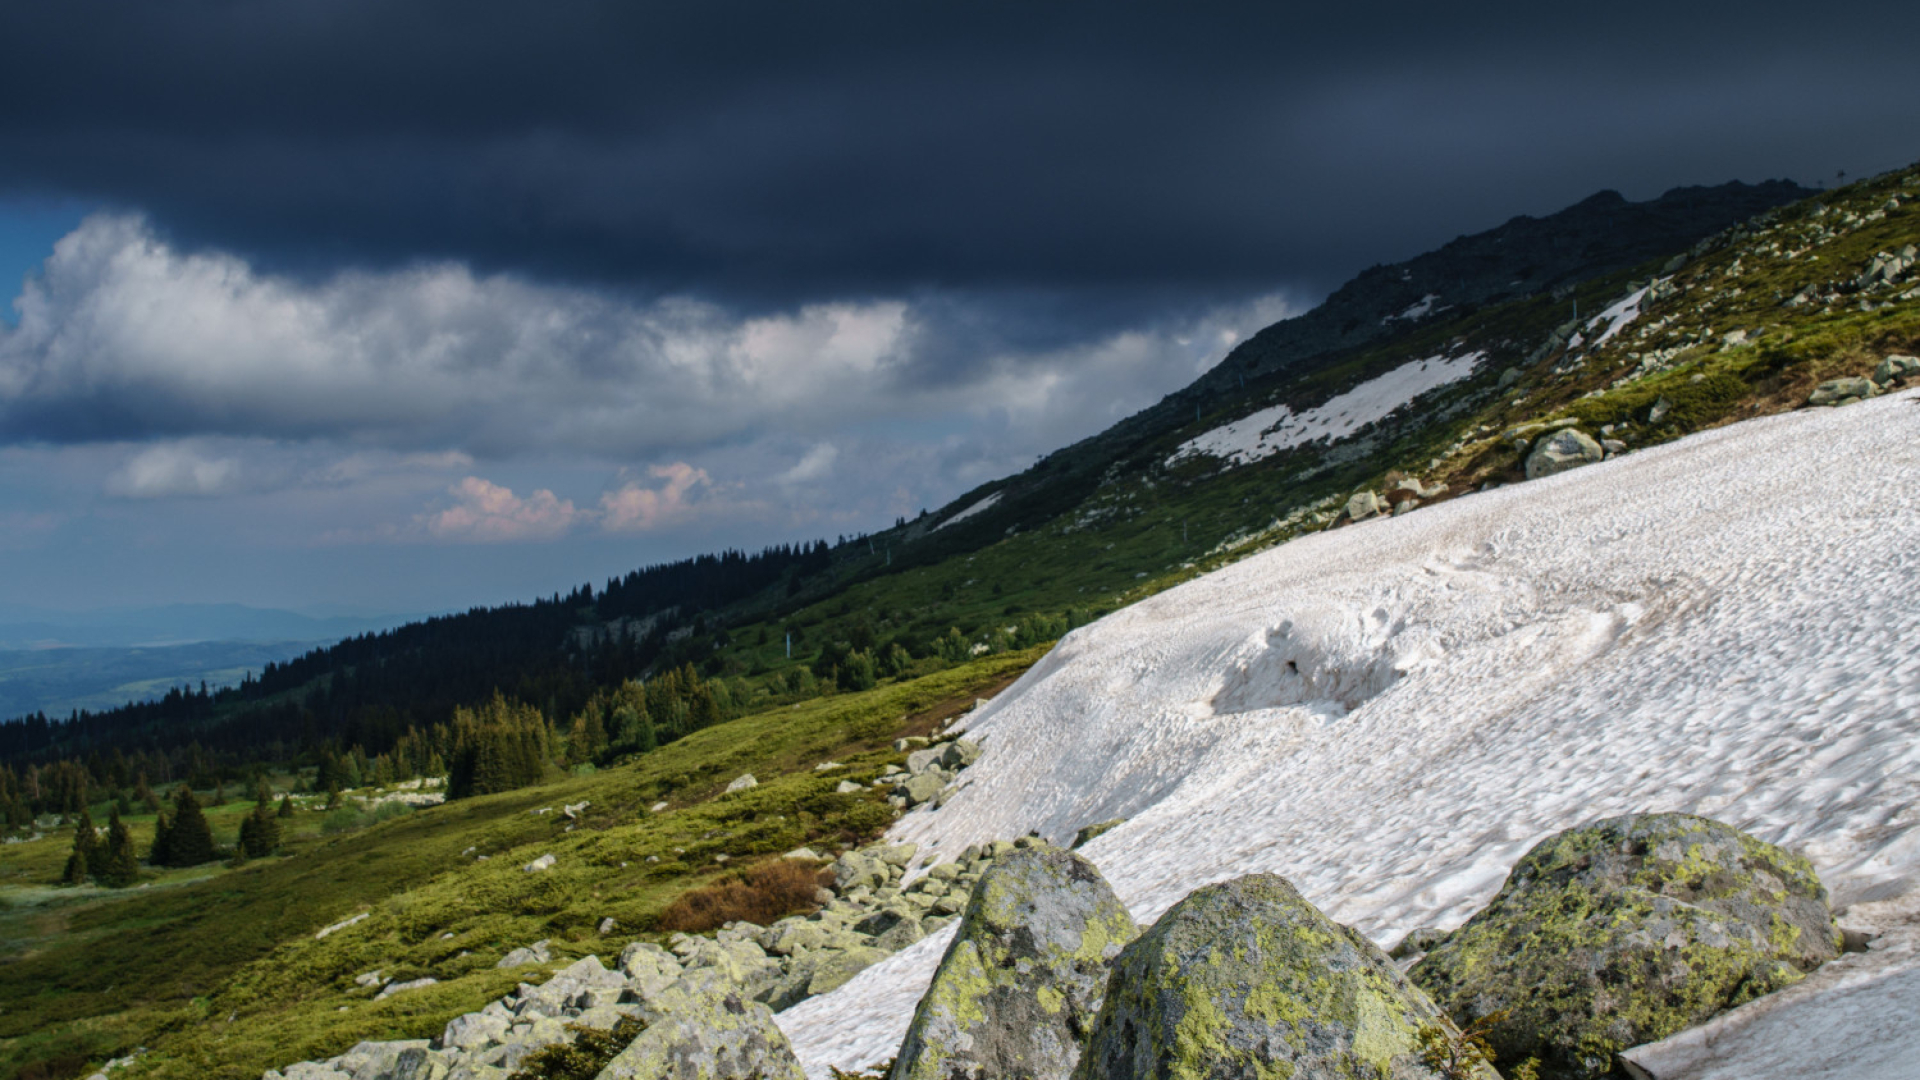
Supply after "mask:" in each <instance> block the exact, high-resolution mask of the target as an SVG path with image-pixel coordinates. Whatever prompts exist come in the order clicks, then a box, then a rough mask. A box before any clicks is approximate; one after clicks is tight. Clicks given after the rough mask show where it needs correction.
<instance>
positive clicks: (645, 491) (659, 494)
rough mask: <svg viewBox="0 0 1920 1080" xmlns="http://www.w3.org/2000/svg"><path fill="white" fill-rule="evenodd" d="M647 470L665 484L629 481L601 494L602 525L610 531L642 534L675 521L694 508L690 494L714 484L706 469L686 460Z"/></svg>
mask: <svg viewBox="0 0 1920 1080" xmlns="http://www.w3.org/2000/svg"><path fill="white" fill-rule="evenodd" d="M647 472H648V473H650V474H652V476H653V477H654V478H655V479H656V480H664V481H666V483H664V484H661V485H660V486H659V487H657V488H651V487H647V486H646V485H644V484H642V483H640V482H639V481H637V480H629V481H627V482H626V483H624V484H621V485H620V487H618V488H616V489H615V490H613V491H609V492H607V493H606V494H605V495H602V496H600V527H601V528H603V529H605V530H607V531H608V532H622V533H639V532H653V531H655V530H657V529H661V528H664V527H666V526H669V525H673V524H676V523H678V522H680V521H683V520H685V519H686V518H687V517H688V516H689V515H690V514H691V513H692V511H693V504H692V502H691V501H690V500H689V499H688V498H687V496H688V494H689V493H691V492H692V491H693V489H694V488H695V487H707V486H710V485H711V484H712V483H713V481H712V479H711V478H710V477H708V476H707V472H706V470H705V469H696V468H694V467H693V466H691V465H689V464H687V463H686V462H684V461H676V462H674V463H673V464H671V465H655V466H653V467H652V468H650V469H648V470H647Z"/></svg>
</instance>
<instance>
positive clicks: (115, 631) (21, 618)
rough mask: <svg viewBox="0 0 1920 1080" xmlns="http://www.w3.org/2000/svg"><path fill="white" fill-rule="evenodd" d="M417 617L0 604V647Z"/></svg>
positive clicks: (138, 643) (147, 641) (321, 628)
mask: <svg viewBox="0 0 1920 1080" xmlns="http://www.w3.org/2000/svg"><path fill="white" fill-rule="evenodd" d="M419 618H421V616H420V615H419V614H404V615H327V616H316V615H303V614H301V613H299V612H296V611H282V610H279V609H275V608H257V607H248V606H246V605H244V604H167V605H163V606H160V607H128V608H101V609H98V610H93V611H58V610H54V609H51V608H37V607H29V606H24V605H20V604H0V650H11V649H46V648H59V647H94V648H132V647H144V646H154V645H190V644H194V643H196V642H203V641H232V642H283V641H303V642H332V641H338V640H340V639H341V638H346V637H352V636H354V635H355V634H364V633H369V632H376V631H380V630H385V629H388V628H390V627H394V626H399V625H401V624H403V623H407V622H411V621H414V620H416V619H419Z"/></svg>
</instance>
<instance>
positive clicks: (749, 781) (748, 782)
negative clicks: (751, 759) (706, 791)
mask: <svg viewBox="0 0 1920 1080" xmlns="http://www.w3.org/2000/svg"><path fill="white" fill-rule="evenodd" d="M759 786H760V781H758V780H755V779H754V778H753V774H752V773H742V774H740V775H739V776H736V777H734V778H733V782H732V783H729V784H728V785H727V791H726V793H727V794H728V795H732V794H734V793H735V792H740V791H745V790H747V789H748V788H754V787H759Z"/></svg>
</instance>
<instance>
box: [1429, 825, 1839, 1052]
mask: <svg viewBox="0 0 1920 1080" xmlns="http://www.w3.org/2000/svg"><path fill="white" fill-rule="evenodd" d="M1839 948H1840V938H1839V932H1838V931H1837V930H1836V929H1835V928H1834V925H1833V920H1832V916H1831V914H1830V913H1829V912H1828V910H1827V894H1826V890H1825V889H1824V888H1823V887H1822V886H1821V884H1820V879H1819V878H1818V877H1816V876H1815V875H1814V872H1813V867H1812V865H1811V864H1809V863H1808V862H1807V860H1805V859H1803V858H1801V857H1800V856H1798V855H1794V854H1792V853H1791V852H1788V851H1785V850H1782V849H1781V848H1778V847H1775V846H1773V845H1772V844H1766V843H1762V842H1761V841H1759V840H1756V839H1754V838H1753V837H1751V836H1748V835H1747V834H1746V833H1743V832H1741V831H1739V830H1738V829H1735V828H1732V827H1731V826H1727V825H1722V824H1720V823H1719V822H1717V821H1709V820H1707V819H1706V818H1700V817H1693V816H1690V815H1686V814H1640V815H1629V816H1626V817H1617V818H1609V819H1607V820H1604V821H1599V822H1595V823H1594V824H1591V825H1587V826H1584V827H1581V828H1577V829H1569V830H1567V831H1566V832H1563V833H1559V834H1557V835H1554V836H1551V837H1548V838H1547V839H1546V840H1543V841H1541V842H1540V843H1539V844H1537V845H1535V846H1534V848H1533V850H1532V851H1529V852H1527V854H1526V856H1525V857H1524V858H1522V859H1521V860H1520V862H1519V863H1518V864H1517V865H1516V866H1515V867H1514V868H1513V873H1512V874H1511V875H1509V876H1508V878H1507V882H1506V884H1505V885H1504V886H1502V887H1501V889H1500V892H1499V894H1498V895H1496V896H1495V897H1494V898H1493V900H1492V902H1490V903H1489V904H1488V905H1487V906H1486V908H1485V909H1484V910H1482V911H1481V912H1480V913H1479V914H1477V915H1475V916H1474V917H1473V918H1472V919H1471V920H1469V921H1468V922H1467V924H1466V925H1465V926H1462V927H1461V928H1460V929H1458V930H1456V931H1454V933H1453V934H1451V935H1450V936H1448V938H1447V940H1446V941H1444V942H1442V943H1440V944H1439V945H1437V946H1435V947H1434V949H1433V951H1432V952H1429V953H1428V954H1427V955H1426V958H1425V959H1423V960H1421V961H1420V963H1419V964H1417V965H1415V966H1414V968H1413V969H1412V971H1411V972H1410V975H1411V977H1412V978H1413V980H1414V981H1415V982H1416V983H1418V984H1420V986H1422V987H1423V988H1425V989H1426V990H1427V992H1428V993H1430V994H1432V995H1433V997H1434V1000H1435V1001H1437V1002H1439V1003H1440V1005H1441V1006H1442V1007H1443V1008H1445V1009H1446V1010H1447V1011H1448V1012H1449V1013H1451V1014H1452V1016H1453V1018H1454V1019H1455V1020H1456V1021H1458V1022H1459V1023H1461V1024H1463V1025H1466V1024H1478V1023H1480V1022H1481V1021H1482V1020H1483V1019H1484V1018H1486V1017H1490V1016H1493V1015H1494V1014H1497V1013H1502V1012H1504V1013H1505V1016H1504V1017H1503V1018H1501V1019H1499V1020H1497V1021H1496V1022H1494V1023H1493V1024H1492V1026H1491V1031H1490V1034H1489V1036H1488V1038H1489V1041H1490V1042H1491V1044H1492V1046H1493V1048H1494V1050H1495V1052H1496V1053H1497V1055H1498V1059H1499V1060H1500V1061H1502V1062H1508V1061H1513V1062H1519V1061H1522V1060H1525V1059H1527V1058H1532V1057H1537V1058H1539V1059H1540V1061H1541V1066H1542V1067H1541V1076H1542V1077H1543V1078H1548V1080H1552V1078H1569V1080H1570V1078H1576V1077H1594V1076H1601V1075H1604V1074H1606V1073H1607V1072H1608V1070H1610V1069H1611V1068H1613V1059H1614V1055H1615V1054H1616V1053H1618V1052H1619V1051H1621V1050H1623V1049H1625V1048H1627V1047H1629V1046H1633V1045H1635V1044H1637V1043H1643V1042H1651V1041H1653V1040H1655V1039H1663V1038H1666V1037H1667V1036H1669V1035H1672V1034H1673V1033H1675V1032H1677V1031H1680V1030H1681V1029H1683V1028H1687V1027H1691V1026H1693V1025H1695V1024H1698V1023H1701V1022H1702V1021H1704V1020H1706V1019H1708V1018H1710V1017H1712V1016H1714V1015H1715V1014H1717V1013H1719V1012H1722V1011H1723V1010H1726V1009H1729V1008H1732V1007H1733V1006H1735V1005H1739V1004H1741V1003H1742V1002H1745V1001H1748V1000H1751V999H1753V998H1756V997H1759V996H1760V995H1762V994H1765V993H1769V992H1771V991H1773V990H1777V989H1779V988H1781V987H1783V986H1787V985H1789V984H1791V983H1795V982H1798V981H1799V980H1800V979H1801V978H1802V976H1803V974H1804V973H1805V972H1807V971H1810V970H1812V969H1813V968H1814V967H1816V966H1818V965H1819V964H1821V963H1823V962H1825V961H1826V960H1829V959H1832V958H1833V957H1834V956H1836V955H1838V951H1839Z"/></svg>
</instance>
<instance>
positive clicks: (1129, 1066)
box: [1073, 874, 1498, 1080]
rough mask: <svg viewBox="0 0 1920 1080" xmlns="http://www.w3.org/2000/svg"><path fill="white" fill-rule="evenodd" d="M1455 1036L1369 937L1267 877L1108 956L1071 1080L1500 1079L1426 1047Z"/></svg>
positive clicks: (1223, 889)
mask: <svg viewBox="0 0 1920 1080" xmlns="http://www.w3.org/2000/svg"><path fill="white" fill-rule="evenodd" d="M1436 1038H1437V1039H1443V1040H1446V1041H1450V1042H1453V1043H1455V1044H1456V1045H1457V1044H1458V1042H1459V1039H1460V1036H1459V1035H1458V1033H1457V1032H1455V1031H1454V1030H1453V1028H1452V1025H1451V1024H1450V1023H1449V1022H1448V1021H1447V1018H1446V1016H1445V1015H1444V1014H1442V1013H1441V1012H1440V1010H1439V1009H1438V1008H1437V1007H1435V1006H1434V1004H1433V1002H1431V1001H1430V1000H1428V998H1427V996H1426V995H1425V994H1423V993H1421V992H1420V990H1419V989H1418V988H1417V987H1415V986H1413V984H1411V983H1409V982H1408V981H1407V979H1406V977H1405V976H1404V975H1402V974H1401V973H1400V971H1399V969H1398V968H1396V967H1395V966H1394V964H1393V961H1391V960H1389V959H1387V957H1386V956H1385V954H1383V953H1381V952H1380V950H1379V949H1377V948H1375V947H1374V945H1373V943H1372V942H1370V941H1368V940H1367V939H1366V938H1364V937H1362V936H1360V935H1359V934H1357V933H1355V932H1354V931H1352V930H1349V929H1348V928H1346V927H1344V926H1341V925H1340V924H1338V923H1336V922H1334V921H1332V920H1331V919H1328V918H1327V917H1326V916H1325V915H1323V914H1321V913H1320V911H1319V910H1318V909H1317V908H1315V907H1314V906H1313V905H1312V904H1310V903H1308V902H1307V901H1306V900H1304V899H1302V898H1301V896H1300V894H1299V893H1297V892H1295V891H1294V889H1293V887H1292V886H1291V885H1289V884H1287V882H1286V881H1285V880H1284V879H1282V878H1279V877H1276V876H1274V875H1272V874H1254V875H1252V876H1250V877H1243V878H1239V879H1237V880H1234V881H1228V882H1223V883H1221V884H1218V885H1209V886H1207V887H1205V888H1203V889H1200V890H1198V891H1196V892H1194V893H1192V894H1190V895H1188V896H1187V897H1186V899H1184V900H1181V901H1180V902H1179V903H1177V904H1175V905H1174V906H1173V907H1172V908H1170V909H1168V911H1167V913H1166V914H1165V915H1163V916H1161V917H1160V921H1159V922H1156V923H1154V924H1153V926H1152V928H1151V929H1149V930H1148V931H1147V932H1146V933H1144V934H1142V935H1141V936H1140V938H1139V940H1137V941H1135V942H1134V943H1133V944H1132V945H1129V946H1127V948H1126V950H1125V951H1124V952H1122V953H1121V954H1120V957H1119V959H1118V960H1116V961H1115V962H1114V965H1113V976H1112V978H1111V980H1110V981H1109V982H1108V984H1107V989H1106V1002H1105V1004H1104V1005H1102V1006H1101V1009H1100V1015H1099V1017H1098V1018H1097V1019H1096V1020H1095V1021H1094V1024H1093V1031H1092V1033H1091V1034H1090V1036H1089V1037H1088V1040H1087V1049H1086V1053H1085V1054H1084V1055H1083V1056H1082V1057H1081V1059H1080V1064H1079V1067H1078V1069H1077V1070H1076V1071H1075V1072H1074V1074H1073V1075H1074V1077H1075V1078H1076V1080H1145V1078H1148V1077H1152V1078H1155V1080H1162V1078H1172V1077H1183V1078H1184V1077H1196V1078H1198V1077H1207V1078H1221V1080H1225V1078H1228V1077H1233V1078H1239V1077H1248V1078H1253V1077H1262V1078H1264V1077H1289V1078H1291V1080H1334V1078H1336V1077H1337V1078H1339V1080H1353V1078H1361V1077H1364V1078H1367V1080H1416V1078H1419V1080H1442V1078H1443V1077H1444V1078H1446V1080H1454V1078H1456V1077H1457V1078H1458V1080H1466V1078H1472V1080H1498V1074H1496V1073H1495V1072H1494V1071H1493V1067H1492V1066H1491V1065H1489V1064H1487V1063H1486V1062H1485V1061H1484V1060H1482V1059H1480V1058H1479V1057H1478V1056H1477V1055H1473V1054H1471V1053H1469V1054H1466V1055H1463V1056H1462V1058H1461V1062H1460V1064H1459V1065H1458V1066H1457V1067H1456V1068H1454V1069H1453V1070H1451V1072H1450V1073H1449V1072H1441V1071H1438V1070H1435V1069H1433V1068H1430V1067H1429V1066H1427V1065H1426V1064H1425V1059H1424V1055H1423V1042H1425V1041H1427V1040H1429V1039H1436Z"/></svg>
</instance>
